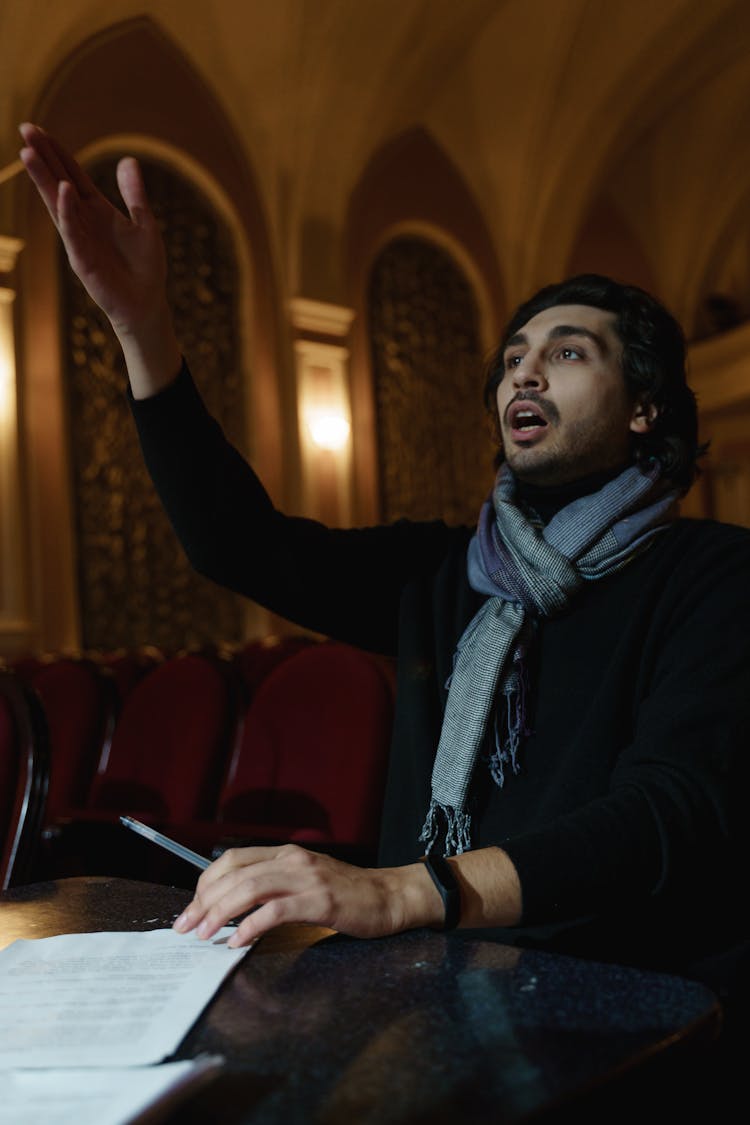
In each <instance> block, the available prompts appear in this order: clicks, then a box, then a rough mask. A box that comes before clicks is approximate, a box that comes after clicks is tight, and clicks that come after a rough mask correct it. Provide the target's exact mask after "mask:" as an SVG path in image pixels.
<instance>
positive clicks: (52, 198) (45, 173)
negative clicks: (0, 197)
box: [20, 147, 60, 226]
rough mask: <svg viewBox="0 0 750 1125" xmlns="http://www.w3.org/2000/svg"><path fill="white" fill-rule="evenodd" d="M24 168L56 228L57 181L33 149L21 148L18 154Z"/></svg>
mask: <svg viewBox="0 0 750 1125" xmlns="http://www.w3.org/2000/svg"><path fill="white" fill-rule="evenodd" d="M20 157H21V161H22V163H23V166H24V168H25V169H26V171H27V172H28V173H29V176H30V177H31V180H32V182H33V184H34V186H35V188H36V189H37V191H38V192H39V195H40V196H41V199H42V202H43V203H44V206H45V207H46V208H47V210H48V211H49V213H50V215H51V217H52V221H53V222H54V223H55V225H56V226H57V193H58V187H59V182H60V181H59V180H58V179H57V177H56V176H54V175H53V174H52V172H51V171H50V169H49V166H48V165H47V164H46V163H45V161H44V160H43V159H42V157H40V155H39V153H38V152H37V151H36V149H34V148H30V147H26V148H22V149H21V152H20Z"/></svg>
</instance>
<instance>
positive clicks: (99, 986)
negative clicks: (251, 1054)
mask: <svg viewBox="0 0 750 1125" xmlns="http://www.w3.org/2000/svg"><path fill="white" fill-rule="evenodd" d="M233 932H234V930H233V929H232V928H231V927H227V928H225V929H224V930H222V931H220V932H219V933H218V934H217V935H216V936H215V937H214V938H213V939H212V940H211V941H207V942H202V941H199V940H198V939H197V938H196V937H195V936H194V935H184V934H178V933H176V932H175V931H173V930H171V929H167V930H148V931H145V932H137V933H89V934H61V935H59V936H58V937H51V938H41V939H38V940H34V941H16V942H14V943H13V944H12V945H10V946H8V948H7V949H5V950H3V951H2V952H0V1070H2V1071H3V1073H2V1074H0V1081H2V1085H3V1097H2V1100H0V1122H2V1123H5V1122H8V1123H10V1122H13V1125H22V1123H25V1122H27V1121H28V1122H29V1123H31V1122H34V1123H36V1122H39V1121H44V1122H45V1125H67V1123H68V1122H75V1125H85V1123H87V1122H89V1121H90V1122H92V1125H93V1123H95V1125H125V1123H126V1122H132V1121H136V1120H137V1118H138V1116H139V1115H140V1114H141V1113H142V1112H144V1111H145V1109H147V1108H149V1110H150V1111H151V1112H152V1113H153V1109H154V1105H155V1104H157V1105H158V1104H159V1102H160V1101H161V1100H162V1099H166V1101H167V1102H168V1104H170V1105H171V1104H172V1101H173V1098H174V1097H175V1096H176V1095H178V1094H182V1093H185V1092H186V1091H187V1090H188V1089H192V1087H193V1085H194V1084H195V1083H196V1082H198V1081H204V1080H205V1079H206V1078H207V1077H209V1076H210V1075H213V1074H215V1073H216V1072H217V1070H218V1068H219V1067H220V1065H221V1060H220V1059H215V1058H210V1059H205V1058H202V1059H197V1060H189V1061H186V1062H177V1063H164V1062H163V1061H162V1060H164V1059H165V1058H167V1057H168V1056H169V1055H171V1054H173V1052H174V1051H175V1050H176V1048H177V1047H178V1045H179V1044H180V1042H181V1041H182V1039H183V1038H184V1037H185V1035H186V1033H187V1031H188V1030H189V1029H190V1027H191V1026H192V1024H193V1023H194V1022H195V1020H196V1019H197V1018H198V1016H199V1015H200V1013H201V1012H202V1011H203V1009H204V1008H205V1006H206V1004H207V1003H208V1002H209V1000H210V999H211V998H212V996H213V995H214V993H215V992H216V990H217V988H218V987H219V985H220V984H221V982H222V981H223V980H224V978H225V977H226V976H227V974H228V973H230V972H231V971H232V969H233V968H234V967H235V966H236V965H237V963H238V961H240V960H241V959H242V957H244V955H245V954H246V953H247V949H246V948H245V949H236V950H235V949H230V948H228V947H227V945H226V942H227V939H228V937H229V936H230V934H232V933H233ZM150 1119H151V1118H150Z"/></svg>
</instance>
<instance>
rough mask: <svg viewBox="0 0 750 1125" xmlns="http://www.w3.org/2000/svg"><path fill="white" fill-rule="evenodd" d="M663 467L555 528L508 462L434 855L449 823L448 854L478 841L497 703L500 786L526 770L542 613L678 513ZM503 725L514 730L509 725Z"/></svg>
mask: <svg viewBox="0 0 750 1125" xmlns="http://www.w3.org/2000/svg"><path fill="white" fill-rule="evenodd" d="M659 477H660V470H659V468H658V466H656V467H654V468H650V469H649V470H648V471H647V472H644V471H643V470H641V469H640V468H638V467H637V466H635V465H631V466H630V467H628V468H627V469H625V470H624V471H623V472H622V473H620V475H619V476H617V477H615V479H614V480H611V481H609V483H607V484H605V485H604V487H603V488H601V489H600V490H599V491H598V492H594V493H592V494H591V495H589V496H583V497H581V498H580V499H579V500H575V501H573V503H572V504H568V505H567V507H565V508H562V509H561V510H560V511H559V512H557V514H556V515H555V516H553V518H552V519H551V520H550V522H549V523H548V524H547V526H546V527H539V526H538V525H536V524H534V523H532V522H531V521H530V520H529V519H528V518H527V516H526V515H525V514H524V512H523V511H521V509H520V508H519V507H518V506H517V505H516V503H515V497H516V480H515V477H514V476H513V473H512V471H511V470H510V468H509V467H508V466H507V465H505V464H504V465H502V466H501V468H500V471H499V473H498V475H497V479H496V481H495V487H494V490H493V493H492V496H491V498H490V499H489V500H487V501H486V503H485V504H484V505H483V507H482V511H481V513H480V517H479V523H478V526H477V532H476V534H475V535H474V536H473V538H472V540H471V542H470V544H469V551H468V577H469V584H470V585H471V587H472V589H474V590H476V591H478V592H479V593H482V594H488V595H489V597H488V598H487V601H486V602H485V603H484V605H483V606H482V607H481V609H480V610H479V612H478V613H477V614H476V615H475V616H474V617H473V618H472V620H471V621H470V622H469V624H468V626H467V628H466V629H465V631H464V633H463V636H462V637H461V639H460V640H459V642H458V647H457V650H456V654H455V657H454V667H453V673H452V675H451V678H450V681H449V684H450V686H449V691H448V700H447V703H446V709H445V716H444V718H443V726H442V730H441V732H440V741H439V743H438V748H437V753H436V755H435V764H434V767H433V771H432V800H431V802H430V807H429V810H428V813H427V818H426V820H425V824H424V827H423V829H422V833H421V835H420V837H419V838H420V840H422V841H424V842H425V843H426V851H427V852H428V853H429V852H430V851H431V850H432V849H433V848H434V847H435V846H436V843H437V840H438V837H439V835H440V833H441V831H442V830H444V832H445V845H444V854H445V855H455V854H457V853H461V852H463V851H466V850H468V849H469V848H470V847H471V814H470V812H469V810H468V808H467V793H468V790H469V785H470V782H471V778H472V774H473V772H474V767H475V765H476V762H477V759H478V757H480V755H481V754H482V748H483V745H484V744H485V741H486V735H487V732H488V727H489V726H490V725H491V715H492V713H493V710H494V709H495V705H496V702H497V701H498V700H500V701H501V703H502V704H503V706H501V705H500V703H497V718H496V721H497V722H498V736H497V740H496V745H495V748H494V750H493V751H492V752H491V754H490V757H489V766H490V772H491V774H492V777H493V779H494V780H495V782H496V783H497V784H498V785H502V784H503V783H504V780H505V774H504V767H505V766H506V765H508V764H509V765H510V767H511V768H512V770H513V772H516V771H517V769H518V765H517V751H518V746H519V743H520V740H521V738H522V737H523V735H525V734H527V733H529V732H528V731H527V730H526V729H525V714H524V699H523V694H524V693H523V658H524V655H525V640H526V633H527V630H526V628H525V627H524V626H525V625H526V624H528V622H529V621H530V620H533V619H534V618H538V617H551V616H553V615H556V614H559V613H562V612H563V611H564V610H565V609H567V607H568V606H569V605H570V602H571V599H572V598H573V596H574V595H575V593H576V592H577V591H578V590H579V589H580V588H581V586H582V585H583V583H584V582H587V581H593V580H595V579H598V578H604V577H606V575H608V574H613V573H614V572H615V571H617V570H619V569H620V568H621V567H623V566H625V565H626V563H628V562H629V561H630V560H631V559H632V558H634V557H635V555H636V554H637V553H638V552H639V551H641V550H643V548H644V547H646V546H647V545H648V544H649V543H650V541H651V539H652V538H653V536H654V535H656V534H657V533H658V532H660V531H663V530H665V528H666V527H667V526H668V524H669V522H670V521H671V520H672V519H674V518H675V515H676V503H675V502H676V499H677V493H676V492H675V491H672V490H670V489H669V487H668V485H666V484H665V483H664V482H662V481H660V479H659ZM500 727H503V728H504V729H503V730H502V732H501V731H500V729H499V728H500Z"/></svg>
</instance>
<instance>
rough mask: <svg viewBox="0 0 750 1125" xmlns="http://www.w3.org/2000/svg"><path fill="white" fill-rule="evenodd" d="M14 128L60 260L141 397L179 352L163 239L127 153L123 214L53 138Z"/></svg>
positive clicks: (35, 129)
mask: <svg viewBox="0 0 750 1125" xmlns="http://www.w3.org/2000/svg"><path fill="white" fill-rule="evenodd" d="M20 132H21V136H22V137H23V140H24V147H23V148H22V150H21V153H20V156H21V160H22V161H23V164H24V166H25V168H26V170H27V172H28V173H29V176H30V177H31V179H32V180H33V182H34V185H35V186H36V188H37V191H38V192H39V195H40V196H41V198H42V200H43V202H44V205H45V206H46V208H47V210H48V211H49V214H50V216H51V218H52V221H53V222H54V224H55V226H56V227H57V229H58V231H59V232H60V237H61V238H62V241H63V245H64V246H65V250H66V253H67V255H68V261H69V262H70V265H71V267H72V268H73V270H74V272H75V273H76V274H77V275H78V277H79V278H80V280H81V281H82V283H83V285H84V286H85V288H86V290H87V292H88V293H89V295H90V296H91V297H92V299H93V300H94V301H96V303H97V305H99V307H100V308H101V309H102V310H103V311H104V313H105V314H106V315H107V317H108V318H109V320H110V322H111V324H112V327H113V328H114V330H115V333H116V334H117V337H118V339H119V340H120V343H121V345H122V347H123V351H124V353H125V359H126V362H127V364H128V372H129V375H130V380H131V384H132V386H133V393H134V394H135V395H136V397H145V396H146V395H148V394H151V393H153V392H154V391H155V390H158V389H160V387H161V386H164V385H165V384H166V383H167V382H168V381H169V380H170V379H171V378H173V377H174V375H175V374H176V373H177V371H178V370H179V366H180V352H179V347H178V345H177V342H176V340H175V337H174V331H173V328H172V321H171V316H170V313H169V309H168V306H167V299H166V289H165V285H166V276H167V263H166V253H165V250H164V243H163V240H162V237H161V233H160V231H159V227H158V224H157V222H156V219H155V218H154V216H153V213H152V212H151V208H150V207H149V204H148V199H147V197H146V191H145V188H144V186H143V178H142V176H141V170H140V167H139V165H138V161H137V160H135V159H134V158H133V157H131V156H128V157H124V158H123V159H122V160H121V161H120V162H119V164H118V166H117V186H118V187H119V189H120V194H121V195H122V198H123V201H124V203H125V206H126V207H127V210H128V214H127V215H123V214H122V212H121V211H119V210H118V209H117V208H116V207H114V206H113V205H112V204H111V203H110V202H109V200H108V199H106V197H105V196H104V195H103V194H102V193H101V192H100V191H99V189H98V188H97V187H96V185H95V184H94V182H93V181H92V179H91V178H90V176H88V175H87V174H86V173H85V172H84V170H83V169H82V168H81V167H80V165H79V164H78V163H77V162H76V161H75V160H74V158H73V157H72V156H71V155H70V153H69V152H67V151H66V150H65V149H64V148H63V146H62V145H61V144H60V143H59V142H58V141H56V140H55V139H54V138H53V137H51V136H50V135H49V134H48V133H46V132H45V131H44V130H43V129H41V128H39V126H37V125H32V124H29V123H25V124H23V125H21V126H20Z"/></svg>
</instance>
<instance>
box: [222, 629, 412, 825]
mask: <svg viewBox="0 0 750 1125" xmlns="http://www.w3.org/2000/svg"><path fill="white" fill-rule="evenodd" d="M393 706H394V691H393V682H392V679H391V678H390V677H389V675H388V674H387V672H386V670H385V669H384V668H383V667H382V666H381V664H380V662H379V661H378V660H377V659H376V658H373V657H371V656H370V655H369V654H367V653H365V652H362V651H360V650H358V649H354V648H351V647H350V646H348V645H344V644H338V643H335V642H330V641H327V642H322V643H318V644H315V645H310V646H307V647H305V648H303V649H302V650H301V651H300V652H298V653H296V654H295V655H294V656H291V657H290V658H289V659H288V660H285V661H283V662H282V663H281V664H279V665H278V667H276V668H275V669H274V670H273V671H272V672H271V673H270V674H269V675H268V676H267V677H266V679H265V680H264V681H263V683H262V684H261V685H260V687H259V688H258V691H257V693H256V695H255V697H254V698H253V699H252V700H251V701H250V704H249V707H248V709H247V712H246V715H245V723H244V727H243V731H242V734H241V737H240V739H239V740H238V746H237V750H236V752H235V754H234V757H233V759H232V762H231V766H230V769H229V771H228V775H227V781H226V783H225V785H224V788H223V790H222V793H221V796H220V798H219V819H220V820H223V821H232V822H235V823H236V822H243V821H244V822H246V823H250V824H252V823H255V824H263V825H266V826H273V825H274V824H277V825H279V826H281V827H283V828H285V829H289V828H294V827H297V828H310V829H314V830H316V832H317V838H318V839H327V840H329V841H330V842H331V843H341V844H355V845H360V844H361V845H366V846H371V845H373V844H374V843H376V841H377V837H378V833H379V827H380V817H381V812H382V801H383V791H384V787H385V775H386V769H387V762H388V750H389V746H390V738H391V729H392V725H393Z"/></svg>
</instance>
